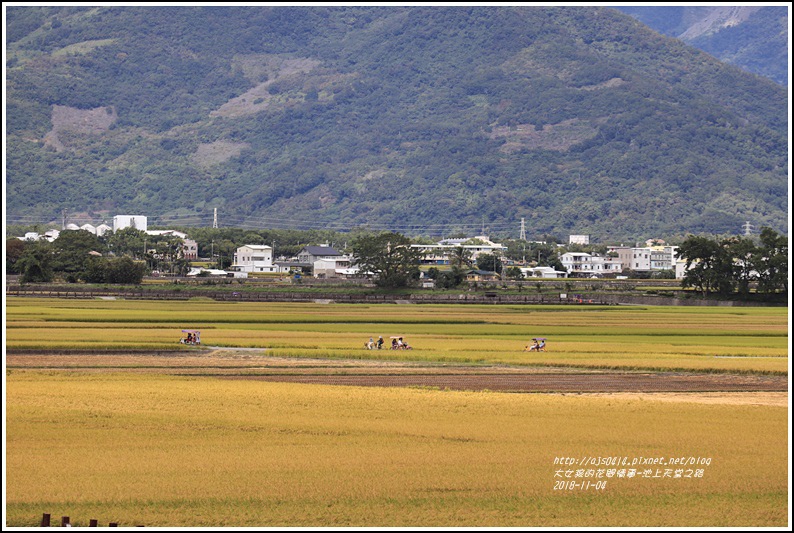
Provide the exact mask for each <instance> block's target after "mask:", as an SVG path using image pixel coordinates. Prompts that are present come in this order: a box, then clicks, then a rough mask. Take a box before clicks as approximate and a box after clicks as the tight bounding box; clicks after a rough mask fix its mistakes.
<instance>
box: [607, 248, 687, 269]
mask: <svg viewBox="0 0 794 533" xmlns="http://www.w3.org/2000/svg"><path fill="white" fill-rule="evenodd" d="M611 250H612V251H614V252H616V253H617V254H618V258H619V259H620V262H621V263H623V268H626V269H630V270H633V271H636V272H658V271H661V270H675V269H676V259H677V255H678V247H677V246H648V247H644V248H628V247H616V248H612V249H611Z"/></svg>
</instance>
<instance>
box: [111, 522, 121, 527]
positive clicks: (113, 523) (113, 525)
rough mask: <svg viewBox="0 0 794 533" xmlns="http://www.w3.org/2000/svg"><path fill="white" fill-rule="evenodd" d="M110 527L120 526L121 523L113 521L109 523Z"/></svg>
mask: <svg viewBox="0 0 794 533" xmlns="http://www.w3.org/2000/svg"><path fill="white" fill-rule="evenodd" d="M108 527H119V525H118V524H117V523H116V522H111V523H109V524H108Z"/></svg>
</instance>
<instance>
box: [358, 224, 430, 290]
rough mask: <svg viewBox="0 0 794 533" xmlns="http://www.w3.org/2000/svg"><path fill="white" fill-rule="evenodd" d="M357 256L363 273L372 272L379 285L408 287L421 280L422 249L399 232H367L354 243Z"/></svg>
mask: <svg viewBox="0 0 794 533" xmlns="http://www.w3.org/2000/svg"><path fill="white" fill-rule="evenodd" d="M352 249H353V258H354V260H355V263H356V265H357V266H358V268H359V270H360V271H361V272H362V273H366V272H371V273H372V274H374V276H375V284H376V285H378V286H379V287H383V288H389V289H395V288H402V287H407V286H409V285H410V284H412V283H413V282H415V281H416V280H417V279H419V261H420V259H421V258H422V252H421V251H420V250H419V249H417V248H412V247H411V241H410V239H408V238H407V237H405V236H404V235H401V234H399V233H380V234H375V235H372V234H364V235H360V236H358V237H356V239H355V240H354V241H353V243H352Z"/></svg>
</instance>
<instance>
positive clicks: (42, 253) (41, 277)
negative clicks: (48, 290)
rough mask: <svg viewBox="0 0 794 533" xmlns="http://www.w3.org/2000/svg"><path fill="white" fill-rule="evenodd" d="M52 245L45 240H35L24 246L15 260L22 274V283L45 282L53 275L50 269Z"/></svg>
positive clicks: (50, 279)
mask: <svg viewBox="0 0 794 533" xmlns="http://www.w3.org/2000/svg"><path fill="white" fill-rule="evenodd" d="M52 257H53V254H52V245H51V244H50V243H49V242H47V241H37V242H33V243H30V244H28V245H27V246H26V248H25V251H24V252H23V253H22V255H21V256H20V258H19V260H18V261H17V268H18V269H19V271H20V273H21V274H22V278H20V281H21V282H22V283H47V282H50V281H52V279H53V277H54V273H53V269H52Z"/></svg>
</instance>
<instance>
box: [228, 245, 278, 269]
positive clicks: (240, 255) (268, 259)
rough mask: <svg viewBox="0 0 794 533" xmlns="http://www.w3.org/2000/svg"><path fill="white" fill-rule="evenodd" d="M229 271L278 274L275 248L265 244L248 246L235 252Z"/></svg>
mask: <svg viewBox="0 0 794 533" xmlns="http://www.w3.org/2000/svg"><path fill="white" fill-rule="evenodd" d="M229 270H233V271H237V272H278V267H277V266H276V265H274V264H273V248H272V247H270V246H267V245H264V244H246V245H245V246H240V247H239V248H237V251H236V252H234V262H233V263H232V266H231V267H229Z"/></svg>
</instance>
